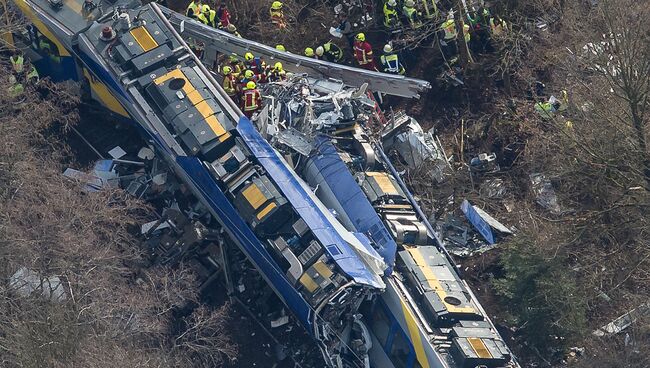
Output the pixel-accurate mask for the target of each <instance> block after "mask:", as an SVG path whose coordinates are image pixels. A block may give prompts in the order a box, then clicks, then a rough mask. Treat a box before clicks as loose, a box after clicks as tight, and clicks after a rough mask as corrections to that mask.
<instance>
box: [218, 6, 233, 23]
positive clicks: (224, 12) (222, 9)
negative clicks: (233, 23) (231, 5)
mask: <svg viewBox="0 0 650 368" xmlns="http://www.w3.org/2000/svg"><path fill="white" fill-rule="evenodd" d="M217 18H219V28H222V29H227V28H228V25H229V24H230V11H229V10H228V6H227V5H226V4H225V3H221V4H219V8H218V9H217Z"/></svg>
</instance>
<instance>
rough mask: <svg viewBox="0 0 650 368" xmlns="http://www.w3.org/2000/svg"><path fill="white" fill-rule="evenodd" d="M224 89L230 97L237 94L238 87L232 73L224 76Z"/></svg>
mask: <svg viewBox="0 0 650 368" xmlns="http://www.w3.org/2000/svg"><path fill="white" fill-rule="evenodd" d="M223 89H224V91H226V94H227V95H228V96H230V97H233V96H235V94H236V93H237V88H235V77H234V76H233V75H232V74H229V75H226V76H224V77H223Z"/></svg>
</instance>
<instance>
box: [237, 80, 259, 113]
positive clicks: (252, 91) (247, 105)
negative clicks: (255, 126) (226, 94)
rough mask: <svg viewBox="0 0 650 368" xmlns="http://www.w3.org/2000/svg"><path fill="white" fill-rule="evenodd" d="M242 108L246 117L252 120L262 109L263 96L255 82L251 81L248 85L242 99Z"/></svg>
mask: <svg viewBox="0 0 650 368" xmlns="http://www.w3.org/2000/svg"><path fill="white" fill-rule="evenodd" d="M241 107H242V110H243V111H244V115H246V117H248V118H249V119H251V118H252V117H253V114H255V112H257V111H259V110H260V109H261V108H262V95H261V94H260V91H259V90H258V89H257V85H256V84H255V82H253V81H250V82H248V83H246V89H245V90H244V94H243V95H242V99H241Z"/></svg>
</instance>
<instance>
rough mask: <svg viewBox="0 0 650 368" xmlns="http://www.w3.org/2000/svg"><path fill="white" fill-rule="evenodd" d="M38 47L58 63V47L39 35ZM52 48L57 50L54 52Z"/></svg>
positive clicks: (59, 59) (59, 60)
mask: <svg viewBox="0 0 650 368" xmlns="http://www.w3.org/2000/svg"><path fill="white" fill-rule="evenodd" d="M38 48H39V49H40V50H41V51H42V52H43V53H44V54H45V55H47V57H48V58H49V59H50V61H52V62H54V63H57V64H58V63H60V62H61V57H60V56H59V55H58V49H57V48H56V46H54V45H52V43H50V41H49V40H48V39H46V38H45V37H40V40H39V41H38ZM54 50H57V51H56V52H55V51H54Z"/></svg>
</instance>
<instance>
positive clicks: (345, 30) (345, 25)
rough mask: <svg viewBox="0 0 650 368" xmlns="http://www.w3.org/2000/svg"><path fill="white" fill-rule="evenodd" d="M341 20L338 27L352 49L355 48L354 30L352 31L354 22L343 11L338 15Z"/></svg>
mask: <svg viewBox="0 0 650 368" xmlns="http://www.w3.org/2000/svg"><path fill="white" fill-rule="evenodd" d="M336 18H337V20H338V21H339V26H338V27H337V28H336V29H337V30H338V31H339V32H340V33H341V34H342V35H343V37H345V38H346V39H347V40H348V45H349V46H350V48H351V49H353V48H354V32H353V31H352V23H350V21H349V20H348V16H347V15H346V14H345V13H343V12H341V13H339V14H337V15H336Z"/></svg>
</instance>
